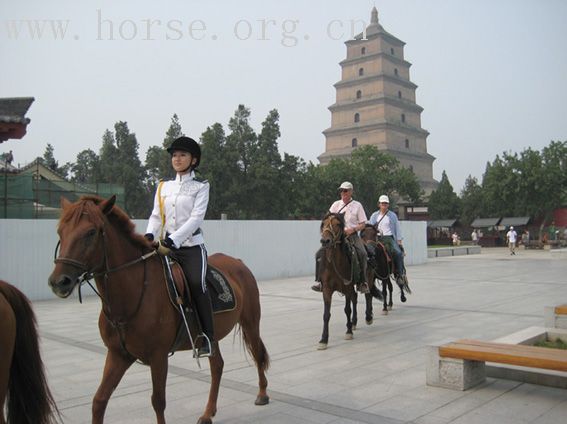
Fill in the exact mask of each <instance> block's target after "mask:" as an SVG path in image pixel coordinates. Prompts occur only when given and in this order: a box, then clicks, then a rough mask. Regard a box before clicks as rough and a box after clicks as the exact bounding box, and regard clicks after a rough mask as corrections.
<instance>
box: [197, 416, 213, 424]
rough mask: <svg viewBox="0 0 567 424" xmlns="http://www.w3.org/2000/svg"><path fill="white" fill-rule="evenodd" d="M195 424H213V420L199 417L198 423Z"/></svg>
mask: <svg viewBox="0 0 567 424" xmlns="http://www.w3.org/2000/svg"><path fill="white" fill-rule="evenodd" d="M197 424H213V420H211V419H210V418H203V417H201V418H199V421H197Z"/></svg>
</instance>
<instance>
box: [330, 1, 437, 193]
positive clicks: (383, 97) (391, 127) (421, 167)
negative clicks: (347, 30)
mask: <svg viewBox="0 0 567 424" xmlns="http://www.w3.org/2000/svg"><path fill="white" fill-rule="evenodd" d="M345 44H346V47H347V57H346V59H345V60H343V61H342V62H340V66H341V69H342V75H341V80H340V81H339V82H337V83H336V84H335V85H334V87H335V89H336V92H337V93H336V102H335V103H334V104H333V105H331V106H330V107H329V110H330V111H331V127H330V128H328V129H326V130H325V131H323V134H324V135H325V138H326V145H325V152H324V153H323V154H321V155H320V156H319V161H320V162H321V164H326V163H328V162H329V161H330V160H331V159H333V158H348V157H350V155H351V153H352V151H353V150H354V149H356V148H357V147H358V146H362V145H367V144H370V145H374V146H376V147H377V148H378V149H380V150H382V151H384V153H389V154H391V155H393V156H394V157H396V158H397V159H398V160H399V161H400V163H401V165H402V166H404V167H406V168H409V169H410V170H412V171H413V172H414V174H415V175H416V176H417V178H418V180H419V182H420V185H421V188H422V189H423V190H424V191H425V193H426V195H429V194H430V193H431V191H432V190H434V189H435V188H436V187H437V182H436V181H435V180H434V179H433V161H434V160H435V158H434V157H433V156H432V155H430V154H429V153H428V152H427V136H428V135H429V132H428V131H427V130H425V129H423V128H422V127H421V112H422V111H423V108H422V107H421V106H419V105H418V104H417V103H416V101H415V90H416V88H417V85H415V84H414V83H413V82H411V81H410V72H409V70H410V66H411V63H409V62H408V61H406V60H405V59H404V45H405V43H404V42H403V41H401V40H399V39H398V38H396V37H394V36H393V35H392V34H390V33H388V32H387V31H385V30H384V28H383V27H382V25H380V23H379V22H378V11H377V10H376V8H373V9H372V13H371V21H370V25H369V26H368V27H367V28H366V32H365V33H364V32H363V33H361V34H359V35H357V36H356V37H354V39H352V40H349V41H347V42H346V43H345Z"/></svg>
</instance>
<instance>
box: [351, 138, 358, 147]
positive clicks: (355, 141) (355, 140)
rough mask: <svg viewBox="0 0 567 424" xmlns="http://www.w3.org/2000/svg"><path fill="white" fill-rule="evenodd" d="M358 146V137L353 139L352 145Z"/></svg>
mask: <svg viewBox="0 0 567 424" xmlns="http://www.w3.org/2000/svg"><path fill="white" fill-rule="evenodd" d="M356 146H358V140H357V139H356V138H353V139H352V147H356Z"/></svg>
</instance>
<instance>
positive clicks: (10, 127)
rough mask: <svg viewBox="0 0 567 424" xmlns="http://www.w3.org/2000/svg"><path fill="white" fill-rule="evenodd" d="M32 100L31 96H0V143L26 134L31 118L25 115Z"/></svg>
mask: <svg viewBox="0 0 567 424" xmlns="http://www.w3.org/2000/svg"><path fill="white" fill-rule="evenodd" d="M34 100H35V99H34V98H33V97H5V98H0V143H2V142H4V141H6V140H8V139H20V138H22V137H23V136H24V135H26V131H27V125H28V124H29V123H30V121H31V120H30V119H29V118H26V116H25V115H26V113H27V111H28V109H29V108H30V106H31V104H32V103H33V101H34Z"/></svg>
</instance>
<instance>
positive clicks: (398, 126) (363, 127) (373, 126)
mask: <svg viewBox="0 0 567 424" xmlns="http://www.w3.org/2000/svg"><path fill="white" fill-rule="evenodd" d="M386 128H388V129H394V130H398V131H400V132H403V133H405V134H413V135H415V134H419V135H421V136H425V137H427V136H428V135H429V131H427V130H424V129H423V128H416V127H410V126H409V125H405V124H402V123H401V122H396V123H394V122H387V121H381V122H371V123H368V124H356V125H349V126H348V127H342V128H327V129H326V130H325V131H323V134H325V135H326V136H328V135H341V134H348V133H350V132H353V131H367V130H381V129H386Z"/></svg>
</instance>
